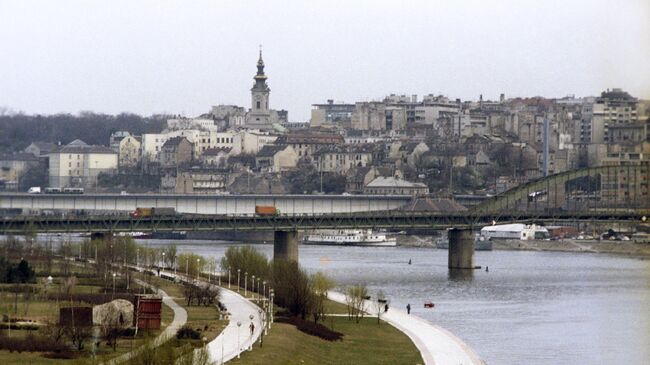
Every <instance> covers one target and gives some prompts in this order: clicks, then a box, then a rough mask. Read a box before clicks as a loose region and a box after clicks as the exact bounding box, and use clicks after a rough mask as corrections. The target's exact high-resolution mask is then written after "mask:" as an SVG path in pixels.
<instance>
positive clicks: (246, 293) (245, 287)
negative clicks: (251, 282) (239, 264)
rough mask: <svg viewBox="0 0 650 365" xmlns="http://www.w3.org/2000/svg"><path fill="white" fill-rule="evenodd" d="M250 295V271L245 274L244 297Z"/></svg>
mask: <svg viewBox="0 0 650 365" xmlns="http://www.w3.org/2000/svg"><path fill="white" fill-rule="evenodd" d="M247 295H248V271H246V272H245V273H244V297H245V296H247Z"/></svg>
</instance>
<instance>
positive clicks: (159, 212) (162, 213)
mask: <svg viewBox="0 0 650 365" xmlns="http://www.w3.org/2000/svg"><path fill="white" fill-rule="evenodd" d="M172 215H176V209H174V208H135V210H134V211H133V212H131V217H133V218H143V217H167V216H172Z"/></svg>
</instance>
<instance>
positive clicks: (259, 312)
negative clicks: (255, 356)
mask: <svg viewBox="0 0 650 365" xmlns="http://www.w3.org/2000/svg"><path fill="white" fill-rule="evenodd" d="M257 314H258V315H259V318H260V326H262V328H261V329H260V347H262V344H263V343H264V316H263V315H262V309H261V308H260V309H258V310H257Z"/></svg>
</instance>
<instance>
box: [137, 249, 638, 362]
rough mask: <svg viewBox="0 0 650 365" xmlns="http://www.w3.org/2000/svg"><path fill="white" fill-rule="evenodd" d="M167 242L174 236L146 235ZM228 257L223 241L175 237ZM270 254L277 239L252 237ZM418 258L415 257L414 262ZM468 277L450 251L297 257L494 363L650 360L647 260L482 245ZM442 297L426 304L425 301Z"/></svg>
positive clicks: (306, 252)
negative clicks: (450, 262) (455, 271)
mask: <svg viewBox="0 0 650 365" xmlns="http://www.w3.org/2000/svg"><path fill="white" fill-rule="evenodd" d="M141 243H142V244H148V245H151V246H152V247H154V246H164V245H166V244H168V243H170V242H169V241H164V240H145V241H141ZM175 243H176V245H177V247H178V251H179V253H181V252H187V251H191V252H194V253H197V254H200V255H203V256H206V257H214V258H216V259H218V260H219V259H221V257H223V254H224V252H225V251H226V249H227V248H228V247H230V246H241V245H242V244H233V243H225V242H210V241H191V240H184V241H175ZM254 247H255V248H257V249H258V250H259V251H260V252H263V253H264V254H266V255H267V256H268V257H269V258H271V257H272V254H273V245H270V244H256V245H254ZM409 259H410V260H411V262H412V264H411V265H409V264H408V261H409ZM475 261H476V264H477V265H482V266H483V267H484V268H485V266H488V267H489V272H486V271H484V270H480V271H479V270H475V271H474V272H473V275H472V276H471V277H455V276H450V274H449V272H448V269H447V251H446V250H436V249H434V248H411V247H376V248H375V247H334V246H305V245H302V246H300V264H301V265H302V266H303V267H305V268H306V269H307V270H308V271H310V272H315V271H323V272H325V273H326V274H328V275H329V276H330V277H332V278H333V279H334V280H335V281H336V282H337V284H338V285H339V286H341V287H344V286H346V285H350V284H357V283H365V284H366V285H367V286H368V288H369V291H370V293H371V295H372V296H373V297H374V296H375V294H376V292H377V291H378V290H380V289H381V290H382V291H383V292H384V293H385V294H386V296H387V298H388V299H389V300H390V306H391V307H393V308H400V309H403V310H404V309H405V307H406V305H407V303H410V304H411V307H412V312H413V313H414V314H416V315H418V316H421V317H424V318H426V319H427V320H429V321H431V322H432V323H434V324H437V325H440V326H442V327H444V328H446V329H448V330H450V331H451V332H453V333H454V334H456V335H457V336H458V337H460V338H461V339H462V340H463V341H465V342H466V343H467V344H468V345H469V346H471V347H472V348H473V349H474V350H475V351H476V352H477V353H478V355H479V356H480V357H481V358H482V359H483V360H484V361H485V362H486V363H487V364H489V365H494V364H513V365H515V364H517V365H520V364H531V365H537V364H539V365H542V364H543V365H547V364H626V365H630V364H650V260H642V259H636V258H627V257H620V256H610V255H604V254H590V253H565V252H530V251H478V252H476V256H475ZM429 300H430V301H432V302H434V303H435V308H434V309H425V308H424V306H423V303H424V302H425V301H429Z"/></svg>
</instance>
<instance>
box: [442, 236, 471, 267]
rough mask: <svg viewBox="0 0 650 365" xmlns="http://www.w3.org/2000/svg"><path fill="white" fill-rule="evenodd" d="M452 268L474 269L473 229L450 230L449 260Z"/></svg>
mask: <svg viewBox="0 0 650 365" xmlns="http://www.w3.org/2000/svg"><path fill="white" fill-rule="evenodd" d="M448 267H449V269H451V270H459V269H462V270H474V234H473V232H472V230H471V229H466V228H463V229H460V228H453V229H450V230H449V260H448Z"/></svg>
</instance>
